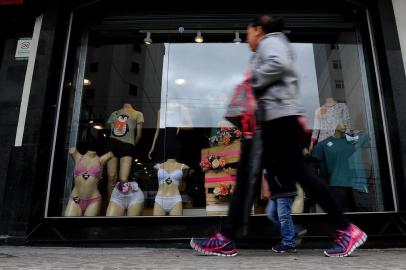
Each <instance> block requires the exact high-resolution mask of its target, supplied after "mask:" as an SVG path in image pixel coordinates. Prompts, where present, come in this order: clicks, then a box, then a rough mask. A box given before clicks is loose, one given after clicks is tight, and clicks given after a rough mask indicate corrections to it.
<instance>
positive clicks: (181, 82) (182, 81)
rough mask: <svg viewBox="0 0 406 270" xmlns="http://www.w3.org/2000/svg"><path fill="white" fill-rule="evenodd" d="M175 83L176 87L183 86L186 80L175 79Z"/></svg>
mask: <svg viewBox="0 0 406 270" xmlns="http://www.w3.org/2000/svg"><path fill="white" fill-rule="evenodd" d="M175 83H176V84H177V85H184V84H185V83H186V80H185V79H176V80H175Z"/></svg>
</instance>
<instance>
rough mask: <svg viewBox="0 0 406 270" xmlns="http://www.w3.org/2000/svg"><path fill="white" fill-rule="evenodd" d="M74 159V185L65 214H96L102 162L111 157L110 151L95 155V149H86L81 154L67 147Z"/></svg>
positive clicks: (97, 212)
mask: <svg viewBox="0 0 406 270" xmlns="http://www.w3.org/2000/svg"><path fill="white" fill-rule="evenodd" d="M69 154H70V155H71V156H72V158H73V160H74V161H75V168H74V175H75V186H74V188H73V190H72V192H71V195H70V198H69V202H68V205H67V206H66V209H65V214H64V215H65V216H67V217H72V216H82V215H84V216H97V215H99V211H100V206H101V200H102V198H101V195H100V192H99V189H98V184H99V180H100V178H101V175H102V173H103V166H104V164H105V163H106V162H107V161H108V160H109V159H111V158H112V157H113V153H112V152H108V153H106V154H104V155H103V156H101V157H99V156H97V153H96V151H87V152H86V153H85V154H84V155H81V154H80V153H79V152H78V151H77V150H76V148H71V149H69Z"/></svg>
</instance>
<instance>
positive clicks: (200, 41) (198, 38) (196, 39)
mask: <svg viewBox="0 0 406 270" xmlns="http://www.w3.org/2000/svg"><path fill="white" fill-rule="evenodd" d="M195 42H197V43H202V42H203V37H202V33H201V32H200V31H197V35H196V36H195Z"/></svg>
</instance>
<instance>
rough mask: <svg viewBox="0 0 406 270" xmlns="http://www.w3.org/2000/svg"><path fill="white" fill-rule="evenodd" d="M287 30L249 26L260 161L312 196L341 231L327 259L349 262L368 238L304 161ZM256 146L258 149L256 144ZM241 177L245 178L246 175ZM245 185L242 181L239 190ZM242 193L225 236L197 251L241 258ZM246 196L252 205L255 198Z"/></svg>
mask: <svg viewBox="0 0 406 270" xmlns="http://www.w3.org/2000/svg"><path fill="white" fill-rule="evenodd" d="M282 27H283V21H282V20H278V19H274V18H272V17H271V16H267V15H262V16H259V17H257V18H255V19H254V20H253V21H252V22H251V23H250V24H249V25H248V27H247V41H248V44H249V46H250V48H251V50H252V51H253V57H252V61H251V73H252V80H251V84H252V89H253V91H254V94H255V96H256V99H257V103H258V109H257V111H259V112H260V113H259V115H261V118H260V119H257V123H260V126H261V133H262V137H261V139H262V142H261V143H260V145H261V148H262V151H260V152H261V155H262V157H261V158H262V160H264V162H265V163H263V164H266V162H269V161H273V162H274V164H273V166H272V171H273V172H274V173H275V175H277V176H278V179H280V181H281V182H283V183H289V182H290V181H292V180H293V179H295V180H297V181H298V182H299V183H300V184H301V186H302V187H303V189H304V190H306V191H307V192H309V193H311V194H312V195H313V197H314V199H315V200H316V202H317V203H318V204H319V205H320V206H321V207H322V208H323V209H324V210H325V211H326V212H327V214H328V216H329V218H330V220H331V221H332V223H333V224H334V226H335V228H336V236H337V238H336V241H335V243H334V246H333V247H331V248H329V249H326V250H325V251H324V254H325V255H326V256H329V257H346V256H349V255H350V254H351V253H352V252H353V251H354V250H355V249H356V248H358V247H359V246H360V245H362V244H363V243H364V242H365V241H366V239H367V235H366V234H365V232H363V231H362V230H361V229H359V228H358V227H357V226H355V225H354V224H352V223H350V222H349V221H348V219H347V218H346V217H345V216H344V215H343V211H342V210H341V208H340V206H339V204H338V203H337V202H336V201H335V200H334V199H333V197H332V195H331V193H330V192H329V189H328V186H327V184H326V183H325V182H324V181H323V180H322V179H321V178H319V177H317V176H316V175H315V173H314V172H313V171H312V169H311V168H310V167H309V165H308V164H307V163H306V161H305V159H304V156H303V153H302V139H303V136H304V131H305V129H307V127H305V117H304V116H303V115H304V109H303V106H302V104H301V101H300V98H299V91H298V79H297V75H296V73H295V71H294V68H293V66H294V57H293V50H292V48H291V45H290V43H289V41H288V39H287V37H286V36H285V35H284V34H283V33H282ZM252 142H253V145H254V146H255V145H256V141H255V140H253V141H252ZM258 145H259V144H258ZM254 148H255V147H254ZM247 149H248V148H247ZM244 151H245V150H244V149H242V153H241V159H244V160H246V161H247V160H249V158H250V157H249V155H250V154H251V152H252V151H251V150H249V151H246V152H250V153H248V154H249V155H245V154H244V155H243V153H244ZM240 165H242V166H243V167H242V168H244V167H247V166H249V165H247V164H244V163H242V162H240ZM239 170H240V167H239ZM243 172H245V176H248V177H247V179H245V182H250V181H252V177H251V175H252V174H251V173H246V172H247V171H246V170H243ZM238 174H240V172H238ZM241 177H244V174H243V173H241ZM241 177H240V178H241ZM243 182H244V181H243V179H239V178H238V176H237V190H238V189H239V188H238V185H240V184H241V183H243ZM243 192H244V191H241V189H240V191H239V193H238V195H237V196H234V197H233V198H232V201H231V204H230V209H229V213H228V219H227V221H226V223H225V225H224V226H223V227H222V229H221V231H220V232H219V233H217V234H215V235H214V236H213V237H211V238H208V239H192V240H191V242H190V244H191V247H192V248H193V249H195V250H196V251H198V252H201V253H203V254H206V255H216V256H235V255H236V254H237V250H236V247H235V241H234V239H235V238H236V234H237V231H238V227H239V226H241V225H242V224H244V222H245V221H244V213H245V212H247V211H246V210H247V208H246V205H245V206H244V204H241V200H238V199H240V197H242V199H244V200H245V198H244V197H243V196H242V195H241V194H242V193H243ZM247 196H248V199H249V200H250V199H251V198H250V197H252V193H251V194H249V195H247ZM239 205H242V207H239ZM248 209H249V208H248ZM243 221H244V222H243Z"/></svg>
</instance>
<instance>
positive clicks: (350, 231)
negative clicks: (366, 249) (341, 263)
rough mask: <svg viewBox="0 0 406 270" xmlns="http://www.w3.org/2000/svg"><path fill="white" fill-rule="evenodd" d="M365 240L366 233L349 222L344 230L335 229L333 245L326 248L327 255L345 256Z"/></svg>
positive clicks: (325, 253)
mask: <svg viewBox="0 0 406 270" xmlns="http://www.w3.org/2000/svg"><path fill="white" fill-rule="evenodd" d="M366 240H367V234H366V233H365V232H363V231H362V230H361V229H360V228H358V227H357V226H355V225H354V224H350V225H349V226H348V227H347V228H346V229H345V230H344V231H341V230H337V232H336V239H335V243H334V246H333V247H331V248H329V249H326V250H325V251H324V255H326V256H327V257H347V256H349V255H351V253H352V252H353V251H354V250H355V249H356V248H358V247H360V246H361V245H362V244H364V243H365V241H366Z"/></svg>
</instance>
